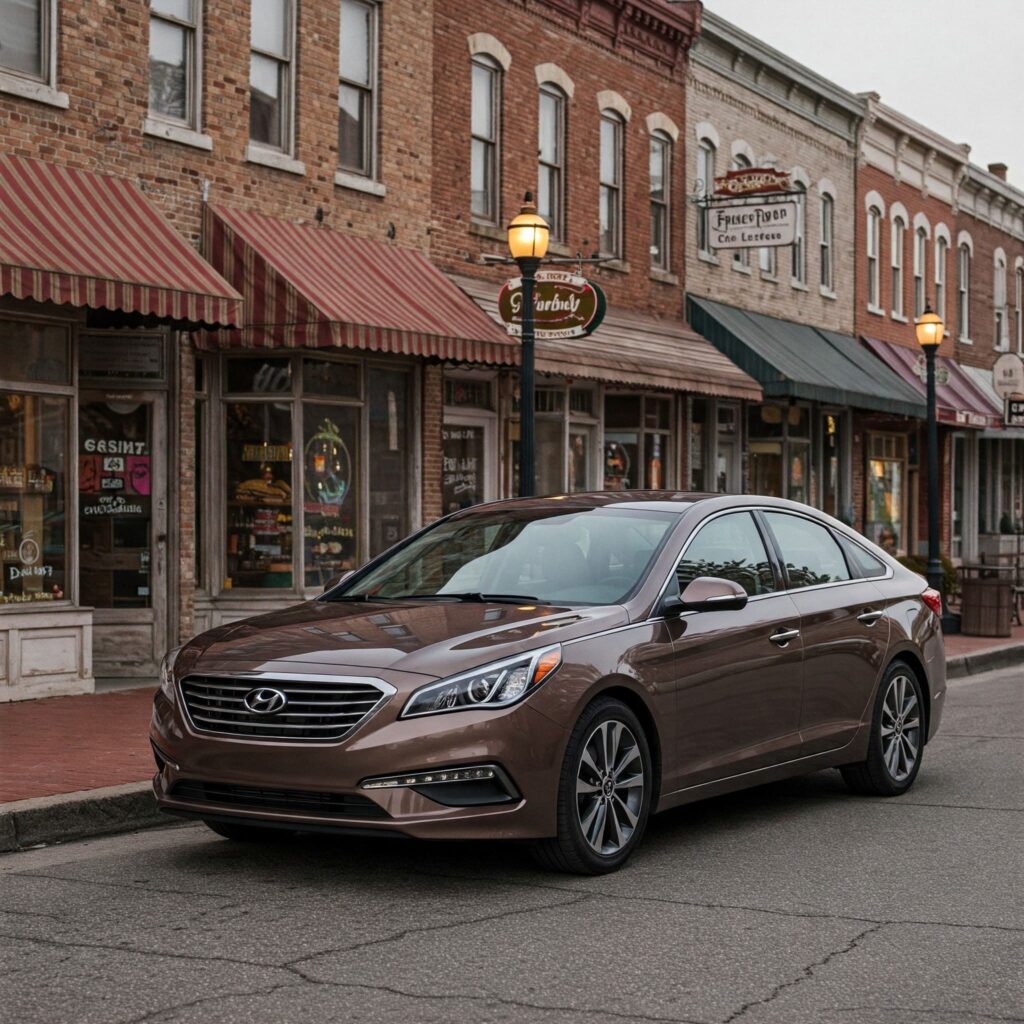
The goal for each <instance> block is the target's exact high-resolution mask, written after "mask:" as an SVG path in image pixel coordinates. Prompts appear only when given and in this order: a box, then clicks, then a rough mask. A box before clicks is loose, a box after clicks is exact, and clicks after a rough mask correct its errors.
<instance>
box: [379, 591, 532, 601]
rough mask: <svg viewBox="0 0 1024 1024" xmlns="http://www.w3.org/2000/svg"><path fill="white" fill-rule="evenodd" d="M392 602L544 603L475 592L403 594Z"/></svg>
mask: <svg viewBox="0 0 1024 1024" xmlns="http://www.w3.org/2000/svg"><path fill="white" fill-rule="evenodd" d="M389 600H392V601H467V602H469V601H473V602H476V603H478V604H524V603H527V604H536V603H541V604H543V603H544V602H542V601H540V599H539V598H536V597H531V596H530V595H529V594H480V593H474V592H471V591H470V592H467V593H456V594H402V595H401V596H400V597H393V598H389Z"/></svg>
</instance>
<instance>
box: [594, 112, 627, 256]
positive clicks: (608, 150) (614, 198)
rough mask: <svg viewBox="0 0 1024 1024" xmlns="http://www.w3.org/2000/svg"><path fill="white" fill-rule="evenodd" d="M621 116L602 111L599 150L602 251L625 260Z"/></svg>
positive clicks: (622, 123)
mask: <svg viewBox="0 0 1024 1024" xmlns="http://www.w3.org/2000/svg"><path fill="white" fill-rule="evenodd" d="M624 123H625V122H624V121H623V120H622V116H621V115H620V114H619V113H617V112H616V111H614V110H602V111H601V146H600V175H601V182H600V184H601V196H600V210H599V221H600V229H601V235H600V245H599V247H600V250H601V254H602V255H604V256H617V257H621V256H622V251H623V250H622V139H623V135H624V132H623V125H624Z"/></svg>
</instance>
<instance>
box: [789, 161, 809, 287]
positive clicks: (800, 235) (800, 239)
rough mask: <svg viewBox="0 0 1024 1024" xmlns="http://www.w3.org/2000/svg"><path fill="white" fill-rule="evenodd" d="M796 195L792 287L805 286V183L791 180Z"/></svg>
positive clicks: (792, 250) (791, 271)
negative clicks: (797, 193)
mask: <svg viewBox="0 0 1024 1024" xmlns="http://www.w3.org/2000/svg"><path fill="white" fill-rule="evenodd" d="M793 191H794V192H799V193H800V195H798V196H796V197H795V199H796V231H795V233H794V236H793V245H792V246H791V247H790V248H791V260H790V268H789V270H790V282H789V283H790V284H791V285H792V287H794V288H803V289H806V287H807V195H808V193H807V184H806V183H805V182H802V181H794V182H793Z"/></svg>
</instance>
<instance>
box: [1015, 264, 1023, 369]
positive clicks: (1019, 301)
mask: <svg viewBox="0 0 1024 1024" xmlns="http://www.w3.org/2000/svg"><path fill="white" fill-rule="evenodd" d="M1013 280H1014V334H1015V336H1016V338H1017V354H1018V355H1020V354H1024V259H1022V258H1021V257H1019V256H1018V257H1017V266H1016V269H1015V270H1014V272H1013Z"/></svg>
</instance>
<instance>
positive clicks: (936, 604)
mask: <svg viewBox="0 0 1024 1024" xmlns="http://www.w3.org/2000/svg"><path fill="white" fill-rule="evenodd" d="M921 600H922V601H924V603H925V604H926V605H928V607H929V608H931V610H932V611H933V612H935V614H936V615H938V616H939V617H940V618H941V617H942V595H941V594H940V593H939V592H938V591H937V590H932V588H931V587H929V588H928V589H927V590H926V591H925V592H924V593H923V594H922V595H921Z"/></svg>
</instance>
